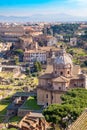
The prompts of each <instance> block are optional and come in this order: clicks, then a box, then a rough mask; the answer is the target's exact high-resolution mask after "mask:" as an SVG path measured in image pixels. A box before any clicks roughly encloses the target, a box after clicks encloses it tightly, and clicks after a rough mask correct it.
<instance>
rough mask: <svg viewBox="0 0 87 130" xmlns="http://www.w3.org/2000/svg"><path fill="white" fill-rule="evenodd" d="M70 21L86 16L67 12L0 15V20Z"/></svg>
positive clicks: (86, 19) (79, 19)
mask: <svg viewBox="0 0 87 130" xmlns="http://www.w3.org/2000/svg"><path fill="white" fill-rule="evenodd" d="M57 21H58V22H68V21H69V22H71V21H87V17H76V16H71V15H67V14H49V15H41V14H36V15H32V16H0V22H57Z"/></svg>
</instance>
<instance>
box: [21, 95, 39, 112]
mask: <svg viewBox="0 0 87 130" xmlns="http://www.w3.org/2000/svg"><path fill="white" fill-rule="evenodd" d="M23 107H26V109H30V110H40V109H41V106H39V105H37V100H36V99H35V98H34V97H29V98H28V100H27V101H26V102H25V104H24V105H23Z"/></svg>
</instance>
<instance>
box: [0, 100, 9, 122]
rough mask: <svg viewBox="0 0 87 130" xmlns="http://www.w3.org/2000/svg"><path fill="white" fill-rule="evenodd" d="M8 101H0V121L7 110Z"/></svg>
mask: <svg viewBox="0 0 87 130" xmlns="http://www.w3.org/2000/svg"><path fill="white" fill-rule="evenodd" d="M8 105H9V102H0V123H2V122H3V119H4V116H5V114H6V112H7V106H8Z"/></svg>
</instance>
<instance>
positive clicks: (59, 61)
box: [54, 49, 73, 66]
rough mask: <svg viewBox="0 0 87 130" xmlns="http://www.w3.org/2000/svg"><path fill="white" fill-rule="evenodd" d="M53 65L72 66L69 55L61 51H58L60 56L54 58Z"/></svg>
mask: <svg viewBox="0 0 87 130" xmlns="http://www.w3.org/2000/svg"><path fill="white" fill-rule="evenodd" d="M54 64H56V65H64V66H66V65H71V66H72V65H73V63H72V58H71V55H69V54H67V53H66V51H65V50H64V49H63V50H61V51H60V54H59V55H58V56H57V57H56V58H55V60H54Z"/></svg>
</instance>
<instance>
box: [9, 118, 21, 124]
mask: <svg viewBox="0 0 87 130" xmlns="http://www.w3.org/2000/svg"><path fill="white" fill-rule="evenodd" d="M20 121H21V117H18V116H15V117H12V118H10V119H9V122H10V123H14V124H17V123H18V122H20Z"/></svg>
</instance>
